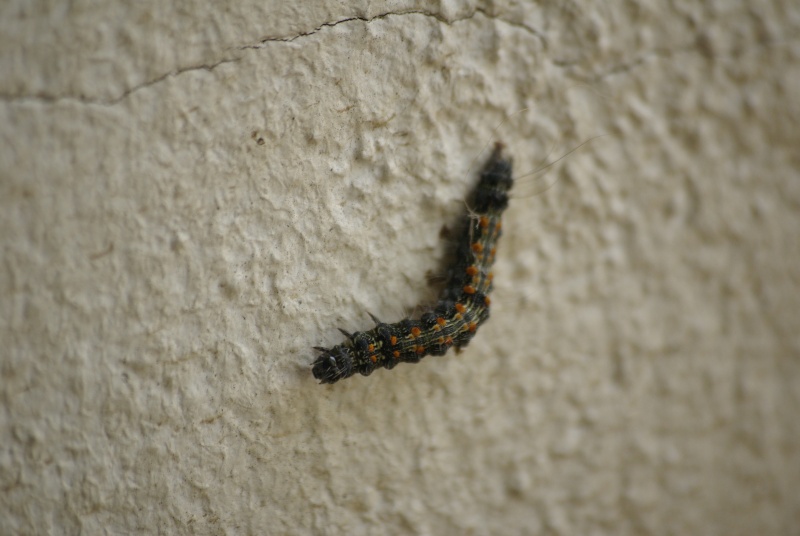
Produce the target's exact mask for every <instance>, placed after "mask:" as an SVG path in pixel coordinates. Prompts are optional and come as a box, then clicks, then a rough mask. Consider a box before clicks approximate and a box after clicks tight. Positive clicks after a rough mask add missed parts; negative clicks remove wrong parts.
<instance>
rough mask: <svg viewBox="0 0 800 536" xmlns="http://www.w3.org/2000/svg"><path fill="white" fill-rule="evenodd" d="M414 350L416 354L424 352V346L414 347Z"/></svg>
mask: <svg viewBox="0 0 800 536" xmlns="http://www.w3.org/2000/svg"><path fill="white" fill-rule="evenodd" d="M414 351H416V352H417V353H418V354H424V353H425V347H424V346H417V347H416V348H414Z"/></svg>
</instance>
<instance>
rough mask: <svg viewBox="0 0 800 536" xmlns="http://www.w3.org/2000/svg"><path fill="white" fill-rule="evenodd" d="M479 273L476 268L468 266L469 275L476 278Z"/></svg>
mask: <svg viewBox="0 0 800 536" xmlns="http://www.w3.org/2000/svg"><path fill="white" fill-rule="evenodd" d="M479 271H480V270H478V268H477V267H475V266H467V275H471V276H476V275H478V272H479Z"/></svg>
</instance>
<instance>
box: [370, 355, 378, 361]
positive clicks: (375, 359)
mask: <svg viewBox="0 0 800 536" xmlns="http://www.w3.org/2000/svg"><path fill="white" fill-rule="evenodd" d="M369 360H370V361H372V362H373V363H377V362H378V356H376V355H371V356H369Z"/></svg>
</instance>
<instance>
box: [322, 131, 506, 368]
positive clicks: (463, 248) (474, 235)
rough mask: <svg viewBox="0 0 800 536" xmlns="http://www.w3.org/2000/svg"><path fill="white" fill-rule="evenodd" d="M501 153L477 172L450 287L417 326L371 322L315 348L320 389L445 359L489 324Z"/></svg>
mask: <svg viewBox="0 0 800 536" xmlns="http://www.w3.org/2000/svg"><path fill="white" fill-rule="evenodd" d="M502 153H503V146H502V144H500V143H497V144H496V145H495V148H494V151H493V152H492V155H491V156H490V157H489V161H488V162H487V163H486V165H485V166H484V168H483V170H482V171H481V176H480V180H479V182H478V186H477V187H476V188H475V191H474V192H473V195H472V199H471V205H470V206H471V210H470V211H469V212H468V213H467V214H466V215H465V220H466V221H465V225H464V226H463V227H464V230H463V234H462V236H461V237H460V238H459V240H458V243H457V246H456V254H455V262H454V264H453V266H452V268H450V270H449V281H448V283H447V285H446V287H445V290H444V291H443V292H442V296H441V298H440V299H439V302H438V303H437V304H436V306H435V307H434V308H433V310H432V311H429V312H427V313H425V314H423V315H422V316H421V317H420V319H419V320H410V319H405V320H401V321H400V322H397V323H394V324H384V323H383V322H380V321H379V320H378V319H376V318H375V317H372V318H373V320H375V322H376V323H377V325H376V326H375V327H374V328H373V329H371V330H370V331H365V332H360V333H353V334H349V333H346V332H344V331H343V332H342V333H344V334H345V336H346V337H347V339H346V340H345V341H344V342H343V343H342V344H339V345H336V346H334V347H333V348H319V347H316V349H317V350H319V351H320V352H322V353H321V355H320V356H319V357H317V359H316V360H315V361H314V363H313V365H312V372H313V374H314V377H315V378H316V379H318V380H320V383H335V382H337V381H339V380H341V379H344V378H348V377H350V376H352V375H353V374H355V373H356V372H358V373H360V374H362V375H364V376H368V375H369V374H371V373H372V371H373V370H375V369H377V368H380V367H383V368H387V369H392V368H394V367H395V365H397V364H398V363H403V362H405V363H417V362H418V361H419V360H420V359H422V358H423V357H425V356H426V355H444V354H445V353H446V352H447V350H449V349H450V348H451V347H455V348H456V349H459V348H463V347H465V346H466V345H467V344H468V343H469V341H470V339H472V337H473V336H474V335H475V331H476V330H477V329H478V326H480V325H481V324H482V323H483V322H484V321H486V319H487V318H489V303H490V302H489V292H490V291H491V290H492V272H491V268H492V264H493V263H494V257H495V245H496V243H497V239H498V238H500V234H501V216H502V214H503V211H504V210H505V209H506V207H507V206H508V191H509V190H510V189H511V186H512V184H513V179H512V178H511V160H510V159H508V158H504V157H503V154H502ZM370 316H371V315H370Z"/></svg>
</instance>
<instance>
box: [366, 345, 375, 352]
mask: <svg viewBox="0 0 800 536" xmlns="http://www.w3.org/2000/svg"><path fill="white" fill-rule="evenodd" d="M368 350H369V353H372V352H374V351H375V345H374V344H370V345H369V347H368Z"/></svg>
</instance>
